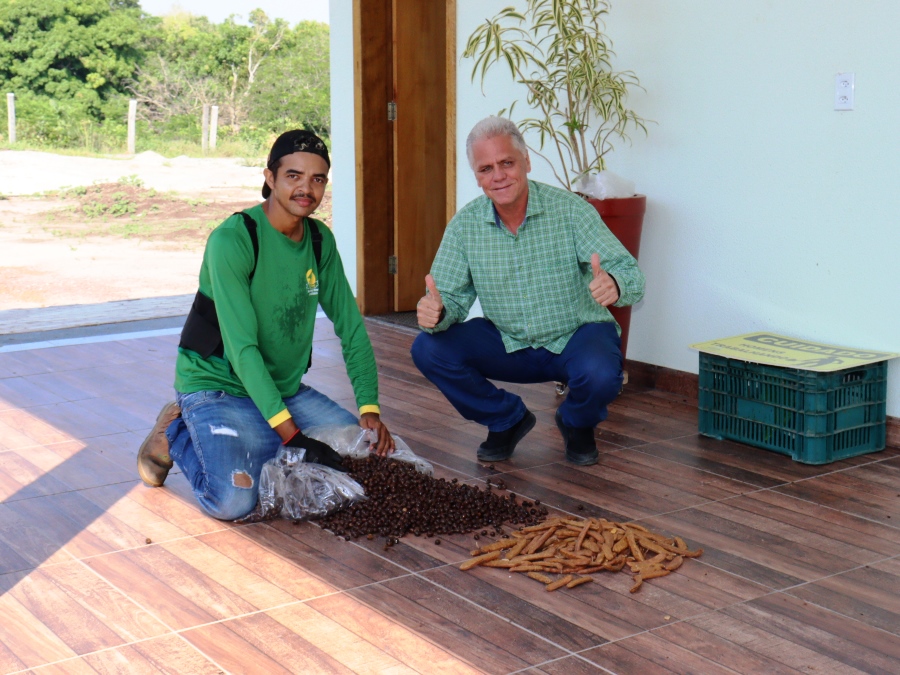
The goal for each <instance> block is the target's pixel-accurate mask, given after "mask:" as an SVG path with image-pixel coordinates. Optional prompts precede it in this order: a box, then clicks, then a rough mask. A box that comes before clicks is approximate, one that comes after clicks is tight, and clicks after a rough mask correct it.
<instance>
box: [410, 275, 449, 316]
mask: <svg viewBox="0 0 900 675" xmlns="http://www.w3.org/2000/svg"><path fill="white" fill-rule="evenodd" d="M443 309H444V302H443V301H442V300H441V294H440V291H438V289H437V286H435V285H434V277H433V276H431V275H430V274H426V275H425V295H424V296H422V299H421V300H419V302H418V303H416V320H417V321H418V322H419V325H420V326H422V328H434V327H435V326H437V325H438V323H439V322H440V320H441V312H442V311H443Z"/></svg>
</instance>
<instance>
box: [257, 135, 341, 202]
mask: <svg viewBox="0 0 900 675" xmlns="http://www.w3.org/2000/svg"><path fill="white" fill-rule="evenodd" d="M295 152H310V153H312V154H314V155H318V156H319V157H321V158H322V159H324V160H325V163H326V164H327V165H328V168H329V169H330V168H331V159H329V157H328V148H326V147H325V143H324V142H323V141H322V139H321V138H319V137H318V136H316V135H315V134H314V133H313V132H311V131H306V129H294V130H293V131H285V132H284V133H283V134H281V136H279V137H278V138H277V139H275V142H274V143H273V144H272V149H271V150H270V151H269V159H268V160H267V161H266V166H267V167H268V168H269V171H274V170H275V169H273V168H272V167H273V166H275V165H276V164H278V160H280V159H281V158H282V157H284V156H285V155H291V154H293V153H295ZM270 194H272V189H271V188H270V187H269V185H268V183H263V187H262V196H263V199H268V198H269V195H270Z"/></svg>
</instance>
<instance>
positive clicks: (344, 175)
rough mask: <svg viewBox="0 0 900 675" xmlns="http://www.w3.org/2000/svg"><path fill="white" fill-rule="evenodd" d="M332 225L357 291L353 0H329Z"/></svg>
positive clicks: (353, 285)
mask: <svg viewBox="0 0 900 675" xmlns="http://www.w3.org/2000/svg"><path fill="white" fill-rule="evenodd" d="M329 5H330V6H329V23H330V24H331V40H330V47H331V185H332V188H331V189H332V225H333V228H334V236H335V239H336V240H337V245H338V251H339V252H340V254H341V259H342V260H343V262H344V271H345V272H346V273H347V279H349V281H350V288H352V289H353V291H354V293H355V292H356V145H355V141H354V135H355V127H354V121H353V0H330V3H329Z"/></svg>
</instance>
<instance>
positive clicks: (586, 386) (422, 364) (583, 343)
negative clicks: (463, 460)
mask: <svg viewBox="0 0 900 675" xmlns="http://www.w3.org/2000/svg"><path fill="white" fill-rule="evenodd" d="M621 344H622V343H621V341H620V339H619V335H618V333H617V332H616V326H615V324H612V323H589V324H585V325H584V326H582V327H581V328H579V329H578V330H577V331H575V334H574V335H573V336H572V338H571V339H570V340H569V343H568V344H567V345H566V348H565V349H564V350H563V352H562V354H554V353H553V352H551V351H548V350H546V349H543V348H540V349H532V348H531V347H528V348H526V349H520V350H518V351H515V352H512V353H511V354H508V353H507V352H506V348H505V347H504V346H503V340H502V339H501V337H500V331H498V330H497V328H496V327H495V326H494V324H492V323H491V322H490V321H488V320H487V319H482V318H479V319H471V320H470V321H466V322H464V323H456V324H453V325H452V326H450V328H448V329H447V330H445V331H442V332H440V333H433V334H429V333H420V334H419V336H418V337H417V338H416V339H415V341H414V342H413V345H412V358H413V361H414V362H415V364H416V366H417V367H418V368H419V370H421V371H422V374H423V375H425V377H427V378H428V379H429V380H431V382H433V383H434V384H435V386H437V388H438V389H440V390H441V392H442V393H443V394H444V396H446V397H447V400H448V401H450V403H451V404H452V405H453V407H454V408H456V409H457V410H458V411H459V414H460V415H462V416H463V417H464V418H466V419H467V420H472V421H473V422H478V423H479V424H483V425H485V426H486V427H487V428H488V429H489V430H490V431H505V430H506V429H509V428H510V427H511V426H513V425H514V424H516V423H517V422H518V421H519V420H520V419H522V416H523V415H524V414H525V404H524V403H523V402H522V399H521V397H519V396H517V395H516V394H511V393H510V392H508V391H506V390H504V389H500V388H499V387H497V386H496V385H495V384H494V383H493V382H490V380H499V381H501V382H515V383H519V384H530V383H535V382H565V383H566V384H568V385H569V394H568V396H567V397H566V400H565V402H564V403H563V404H562V405H561V406H560V407H559V412H560V415H561V416H562V420H563V423H564V424H565V425H566V426H569V427H594V426H596V425H597V423H599V422H602V421H603V420H605V419H606V415H607V411H606V406H607V405H609V403H611V402H612V401H613V399H615V397H616V396H618V394H619V391H620V390H621V388H622V349H621Z"/></svg>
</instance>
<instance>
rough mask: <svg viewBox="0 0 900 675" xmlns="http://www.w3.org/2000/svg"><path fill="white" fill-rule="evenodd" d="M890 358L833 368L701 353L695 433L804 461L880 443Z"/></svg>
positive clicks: (822, 460) (866, 449)
mask: <svg viewBox="0 0 900 675" xmlns="http://www.w3.org/2000/svg"><path fill="white" fill-rule="evenodd" d="M886 402H887V361H880V362H878V363H872V364H868V365H865V366H861V367H858V368H847V369H845V370H837V371H834V372H830V373H818V372H814V371H810V370H799V369H796V368H780V367H778V366H769V365H765V364H761V363H751V362H749V361H742V360H740V359H729V358H726V357H723V356H716V355H714V354H707V353H704V352H701V353H700V398H699V408H700V433H701V434H704V435H705V436H712V437H713V438H718V439H723V438H727V439H730V440H734V441H739V442H741V443H747V444H748V445H754V446H757V447H761V448H766V449H768V450H774V451H775V452H780V453H782V454H785V455H790V456H791V458H793V459H794V460H796V461H798V462H803V463H804V464H828V463H829V462H834V461H836V460H839V459H845V458H847V457H854V456H856V455H862V454H865V453H867V452H877V451H879V450H883V449H884V446H885V440H886V425H885V422H886V419H887V407H886Z"/></svg>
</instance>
